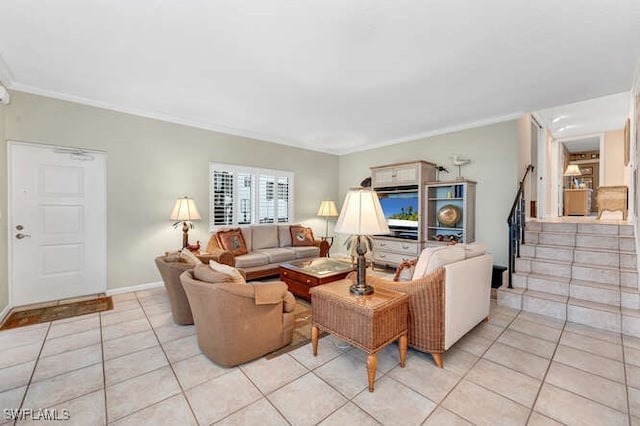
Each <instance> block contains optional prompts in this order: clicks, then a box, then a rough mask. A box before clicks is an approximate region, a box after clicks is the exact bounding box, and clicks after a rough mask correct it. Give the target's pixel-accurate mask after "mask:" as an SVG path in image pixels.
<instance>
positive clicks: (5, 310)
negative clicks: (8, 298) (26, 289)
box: [0, 305, 11, 324]
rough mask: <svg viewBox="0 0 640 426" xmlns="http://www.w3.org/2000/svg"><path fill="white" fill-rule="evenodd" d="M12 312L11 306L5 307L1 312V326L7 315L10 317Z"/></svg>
mask: <svg viewBox="0 0 640 426" xmlns="http://www.w3.org/2000/svg"><path fill="white" fill-rule="evenodd" d="M10 310H11V306H9V305H7V306H5V307H4V309H3V310H1V311H0V324H2V321H4V319H5V318H6V317H7V315H9V311H10Z"/></svg>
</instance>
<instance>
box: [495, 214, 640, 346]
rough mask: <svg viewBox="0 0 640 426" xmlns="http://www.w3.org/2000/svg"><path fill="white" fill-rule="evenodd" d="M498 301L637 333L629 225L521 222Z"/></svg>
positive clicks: (639, 306)
mask: <svg viewBox="0 0 640 426" xmlns="http://www.w3.org/2000/svg"><path fill="white" fill-rule="evenodd" d="M512 286H513V288H507V286H506V285H504V286H502V287H501V288H500V289H498V305H502V306H508V307H511V308H515V309H521V310H523V311H527V312H533V313H536V314H541V315H546V316H549V317H554V318H557V319H561V320H566V321H571V322H575V323H579V324H584V325H588V326H591V327H596V328H600V329H605V330H609V331H613V332H618V333H623V334H627V335H630V336H636V337H640V295H639V294H638V272H637V255H636V246H635V237H634V231H633V226H632V225H626V224H624V225H617V224H601V223H593V222H589V223H585V222H580V223H557V222H538V221H536V222H527V223H526V226H525V244H522V245H521V246H520V257H519V258H516V259H515V268H514V272H513V275H512Z"/></svg>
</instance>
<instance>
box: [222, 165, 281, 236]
mask: <svg viewBox="0 0 640 426" xmlns="http://www.w3.org/2000/svg"><path fill="white" fill-rule="evenodd" d="M209 175H210V177H211V182H210V190H211V193H210V208H211V214H210V224H209V227H210V230H211V231H213V230H214V229H215V228H217V227H220V226H235V225H249V224H259V223H288V222H290V221H291V220H292V218H293V173H291V172H285V171H281V170H267V169H258V168H254V167H243V166H233V165H230V164H220V163H209Z"/></svg>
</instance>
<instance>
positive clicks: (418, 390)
mask: <svg viewBox="0 0 640 426" xmlns="http://www.w3.org/2000/svg"><path fill="white" fill-rule="evenodd" d="M114 301H115V309H114V310H112V311H109V312H105V313H102V314H92V315H87V316H83V317H76V318H70V319H66V320H61V321H55V322H52V323H46V324H39V325H35V326H30V327H24V328H19V329H14V330H9V331H3V332H0V409H3V410H2V412H1V413H0V415H1V416H2V417H0V424H2V423H3V422H5V423H12V421H9V420H7V419H6V418H5V416H6V414H7V413H6V412H5V411H4V409H11V408H20V407H22V408H26V409H43V408H58V409H59V410H62V409H67V410H68V412H69V415H70V419H69V421H66V422H58V423H60V424H65V425H68V424H81V425H92V424H96V425H100V424H106V423H117V424H131V425H140V424H153V425H155V424H176V425H189V424H194V425H195V424H200V425H208V424H214V423H215V424H226V425H233V424H236V425H239V424H255V425H265V424H269V425H277V424H283V425H286V424H293V425H307V424H323V425H346V424H348V425H354V424H357V425H367V424H372V425H374V424H401V425H409V424H429V425H435V424H447V425H449V424H487V425H498V424H499V425H503V424H515V425H525V424H530V425H542V424H545V425H546V424H560V423H564V424H579V425H587V424H593V425H617V424H621V425H622V424H624V425H629V424H631V425H640V339H635V338H628V337H625V336H621V335H620V334H614V333H608V332H604V331H600V330H596V329H591V328H588V327H585V326H581V325H578V324H572V323H564V322H561V321H555V320H552V319H549V318H545V317H537V316H535V315H531V314H527V313H524V312H523V313H518V312H516V311H513V310H510V309H506V308H502V307H498V306H495V305H493V306H492V310H491V319H490V321H489V322H488V323H483V324H481V325H479V326H478V327H476V328H475V329H474V330H473V331H472V332H471V333H469V334H468V335H467V336H465V337H464V338H463V339H462V340H460V341H459V342H458V343H457V344H456V345H455V346H454V347H453V348H452V349H451V350H449V351H448V352H447V353H446V354H445V355H444V369H439V368H437V367H435V365H434V364H433V361H432V360H431V357H430V356H429V355H427V354H424V353H420V352H417V351H413V350H410V351H409V354H408V357H407V366H406V368H400V366H399V364H398V354H397V347H396V346H395V345H391V346H389V347H387V348H386V349H385V350H383V351H382V352H381V353H380V354H379V361H378V372H379V374H378V378H377V380H376V389H375V392H374V393H369V392H368V391H367V389H366V388H367V379H366V372H365V371H366V370H365V362H364V361H363V360H364V359H365V356H364V354H363V353H362V352H361V351H359V350H357V349H353V348H350V349H343V350H341V349H338V348H337V347H336V345H335V342H336V341H335V340H334V339H333V337H331V336H329V337H325V338H323V339H321V340H320V345H319V354H318V356H317V357H314V356H312V355H311V348H310V346H309V345H307V346H304V347H302V348H299V349H297V350H295V351H292V352H289V353H288V354H285V355H281V356H279V357H277V358H275V359H272V360H266V359H258V360H256V361H254V362H251V363H248V364H244V365H241V366H239V367H237V368H224V367H220V366H218V365H216V364H214V363H213V362H211V361H210V360H209V359H208V358H206V357H205V356H204V355H202V354H201V353H200V350H199V348H198V345H197V342H196V337H195V329H194V327H193V326H178V325H175V324H174V323H173V320H172V318H171V313H170V310H169V305H168V303H167V298H166V294H165V292H164V289H156V290H151V291H144V292H138V293H130V294H125V295H119V296H115V297H114ZM59 412H61V411H59ZM18 423H19V424H23V423H29V422H18ZM34 423H36V422H34ZM38 423H39V422H38Z"/></svg>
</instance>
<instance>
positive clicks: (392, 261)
mask: <svg viewBox="0 0 640 426" xmlns="http://www.w3.org/2000/svg"><path fill="white" fill-rule="evenodd" d="M415 258H416V256H415V255H408V254H400V253H391V252H388V251H380V250H376V251H374V252H373V261H374V262H375V263H380V264H387V265H394V266H397V265H399V264H401V263H402V262H404V261H405V260H411V259H415Z"/></svg>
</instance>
